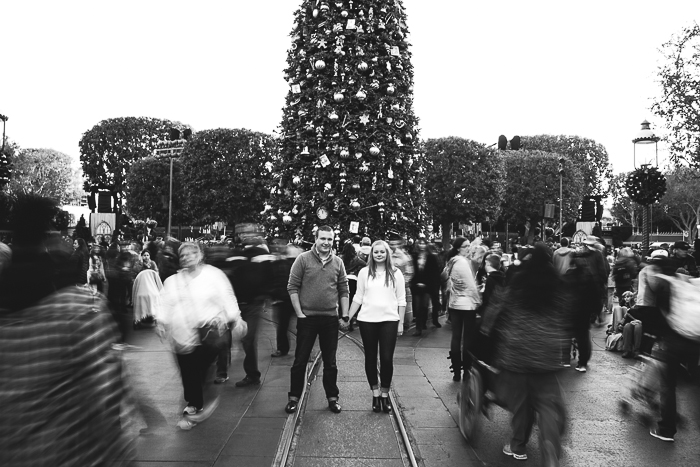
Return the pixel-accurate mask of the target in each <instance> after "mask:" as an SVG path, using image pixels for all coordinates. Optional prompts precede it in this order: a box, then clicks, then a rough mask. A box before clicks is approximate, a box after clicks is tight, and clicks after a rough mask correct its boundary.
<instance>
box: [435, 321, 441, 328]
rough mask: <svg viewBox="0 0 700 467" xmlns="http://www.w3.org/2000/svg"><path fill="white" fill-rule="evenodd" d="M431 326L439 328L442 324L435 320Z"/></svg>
mask: <svg viewBox="0 0 700 467" xmlns="http://www.w3.org/2000/svg"><path fill="white" fill-rule="evenodd" d="M433 326H435V327H436V328H441V327H442V324H440V323H438V322H437V321H436V322H434V323H433Z"/></svg>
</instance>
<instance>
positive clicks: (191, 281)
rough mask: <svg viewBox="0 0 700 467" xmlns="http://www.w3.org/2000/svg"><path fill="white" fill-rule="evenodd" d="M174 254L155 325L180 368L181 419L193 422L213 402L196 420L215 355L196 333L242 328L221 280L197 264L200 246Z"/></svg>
mask: <svg viewBox="0 0 700 467" xmlns="http://www.w3.org/2000/svg"><path fill="white" fill-rule="evenodd" d="M178 253H179V256H180V266H181V267H182V269H181V270H179V271H178V273H177V274H175V275H174V276H170V277H169V278H167V279H166V280H165V284H164V285H163V290H161V300H160V303H159V309H158V311H157V313H156V319H157V321H158V326H159V331H160V332H161V333H162V334H161V335H162V336H164V337H166V338H167V340H168V342H169V344H170V346H171V348H172V350H173V352H174V353H175V356H176V357H177V363H178V366H179V367H180V375H181V377H182V386H183V389H184V396H185V400H186V401H187V406H186V407H185V409H184V411H183V415H186V416H190V417H191V418H192V419H193V420H195V421H198V420H197V418H198V416H199V418H206V417H207V416H208V415H211V410H213V408H215V406H216V403H217V402H218V400H215V401H212V403H211V404H210V410H208V411H205V413H204V414H201V413H202V412H203V409H204V395H203V393H204V383H205V379H206V378H207V373H208V370H209V368H210V367H211V365H212V363H214V360H216V357H217V355H218V353H219V349H218V348H213V347H209V346H208V345H207V344H206V343H204V342H202V340H201V338H200V329H201V328H205V327H206V328H209V329H214V330H217V329H218V331H219V334H220V335H223V334H224V333H225V331H226V329H227V327H228V323H233V326H234V327H235V333H236V334H237V335H238V334H240V335H245V331H246V329H247V326H246V323H245V321H243V320H242V319H241V311H240V309H239V308H238V302H237V300H236V295H235V294H234V292H233V288H232V287H231V283H230V282H229V280H228V278H227V277H226V274H224V273H223V272H222V271H221V270H219V269H217V268H215V267H213V266H210V265H208V264H204V263H203V262H202V259H203V256H204V255H203V252H202V249H201V246H200V245H199V244H197V243H190V242H186V243H183V244H182V245H181V246H180V249H179V251H178ZM200 414H201V415H200Z"/></svg>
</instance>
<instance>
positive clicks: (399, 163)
mask: <svg viewBox="0 0 700 467" xmlns="http://www.w3.org/2000/svg"><path fill="white" fill-rule="evenodd" d="M402 164H403V161H402V160H401V158H400V157H397V158H396V165H402Z"/></svg>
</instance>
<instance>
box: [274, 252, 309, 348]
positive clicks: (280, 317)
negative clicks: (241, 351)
mask: <svg viewBox="0 0 700 467" xmlns="http://www.w3.org/2000/svg"><path fill="white" fill-rule="evenodd" d="M277 249H279V250H280V251H275V252H274V253H275V255H276V259H275V261H273V262H272V264H271V267H272V283H271V286H270V298H271V299H272V302H273V308H272V309H273V312H274V316H275V322H276V323H277V331H276V341H277V350H275V351H274V352H272V355H271V356H272V357H284V356H286V355H287V354H289V336H288V335H287V331H288V330H289V322H290V320H291V318H292V316H293V315H294V307H293V306H292V300H291V299H290V298H289V294H288V293H287V283H288V282H289V272H290V271H291V269H292V264H294V260H295V259H296V257H297V256H299V254H300V253H301V252H302V250H301V248H299V247H297V246H294V245H291V244H289V245H281V246H278V247H277Z"/></svg>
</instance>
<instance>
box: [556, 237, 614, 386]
mask: <svg viewBox="0 0 700 467" xmlns="http://www.w3.org/2000/svg"><path fill="white" fill-rule="evenodd" d="M596 243H598V239H597V238H596V237H593V236H588V238H586V240H584V242H583V245H582V246H581V248H580V249H579V250H577V251H576V252H575V253H574V254H573V257H572V260H571V263H572V267H570V268H569V270H568V272H567V273H566V274H565V276H564V279H565V281H566V283H567V286H568V287H569V288H570V290H571V292H572V294H573V298H572V302H571V303H572V304H573V309H574V313H573V317H572V319H573V322H572V325H573V336H574V337H575V338H576V342H577V343H578V350H579V356H578V365H577V366H576V371H578V372H581V373H585V372H586V370H587V367H588V360H589V359H590V358H591V335H590V326H591V317H594V316H597V315H598V314H599V313H600V311H601V310H602V308H603V300H604V298H605V297H606V295H607V283H608V275H607V274H606V265H605V264H604V263H606V261H605V258H603V254H602V253H601V252H600V251H598V250H597V249H596V247H595V245H596Z"/></svg>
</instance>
